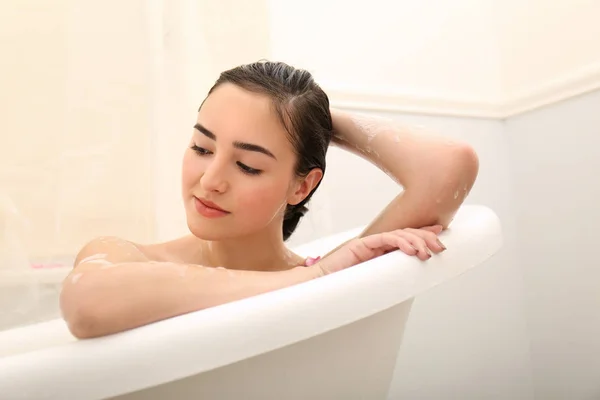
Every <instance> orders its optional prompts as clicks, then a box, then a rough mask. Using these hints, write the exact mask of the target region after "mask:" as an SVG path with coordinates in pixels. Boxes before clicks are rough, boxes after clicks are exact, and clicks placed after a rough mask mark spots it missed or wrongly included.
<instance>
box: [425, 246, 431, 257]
mask: <svg viewBox="0 0 600 400" xmlns="http://www.w3.org/2000/svg"><path fill="white" fill-rule="evenodd" d="M425 253H427V255H428V256H429V257H431V250H429V249H428V248H427V247H425Z"/></svg>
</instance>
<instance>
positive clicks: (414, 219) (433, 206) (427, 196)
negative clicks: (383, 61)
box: [332, 110, 478, 233]
mask: <svg viewBox="0 0 600 400" xmlns="http://www.w3.org/2000/svg"><path fill="white" fill-rule="evenodd" d="M332 119H333V123H334V131H335V143H336V144H337V145H338V146H340V147H342V148H344V149H347V150H349V151H352V152H353V153H355V154H358V155H360V156H362V157H364V158H366V159H368V160H369V161H371V162H372V163H373V164H375V165H376V166H378V167H379V168H380V169H381V170H383V171H384V172H386V173H387V174H388V175H389V176H390V177H391V178H392V179H394V180H395V181H396V182H397V183H398V184H399V185H401V186H402V187H403V188H404V191H403V192H402V193H401V194H400V195H399V196H398V197H397V198H396V199H394V200H393V201H392V202H391V203H390V204H389V205H388V207H386V209H385V210H384V211H383V212H382V213H381V214H380V216H379V217H378V218H376V220H375V221H373V223H372V224H371V225H370V226H369V227H368V228H367V231H366V232H369V233H375V232H386V231H389V230H393V229H402V228H407V227H413V228H418V227H423V226H428V225H432V224H441V225H443V226H444V227H447V225H448V224H449V223H450V221H451V219H452V217H453V216H454V214H455V213H456V211H457V210H458V208H459V207H460V205H461V204H462V202H463V201H464V200H465V198H466V196H467V195H468V193H469V192H470V190H471V188H472V187H473V184H474V182H475V178H476V176H477V172H478V160H477V156H476V154H475V152H474V151H473V149H472V148H471V147H470V146H468V145H466V144H464V143H460V142H457V141H451V140H449V139H446V138H443V137H441V136H436V135H433V134H431V133H428V132H425V131H424V130H423V129H416V128H410V127H403V126H401V125H400V124H397V123H394V122H393V121H391V120H386V119H383V118H376V117H369V116H361V115H355V114H348V113H344V112H341V111H335V110H332Z"/></svg>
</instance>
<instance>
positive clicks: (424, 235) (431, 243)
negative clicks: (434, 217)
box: [405, 228, 446, 254]
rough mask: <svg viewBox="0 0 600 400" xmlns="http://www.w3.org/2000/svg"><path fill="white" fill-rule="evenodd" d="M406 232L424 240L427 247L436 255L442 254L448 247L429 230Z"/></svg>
mask: <svg viewBox="0 0 600 400" xmlns="http://www.w3.org/2000/svg"><path fill="white" fill-rule="evenodd" d="M405 231H408V232H410V233H412V234H414V235H416V236H418V237H420V238H421V239H423V240H424V241H425V243H426V246H427V247H428V248H429V249H431V251H433V252H434V253H436V254H437V253H441V252H442V251H444V250H446V246H445V245H444V244H443V243H442V242H441V241H440V239H439V238H438V236H437V234H435V233H433V232H431V231H429V230H425V229H410V228H409V229H405Z"/></svg>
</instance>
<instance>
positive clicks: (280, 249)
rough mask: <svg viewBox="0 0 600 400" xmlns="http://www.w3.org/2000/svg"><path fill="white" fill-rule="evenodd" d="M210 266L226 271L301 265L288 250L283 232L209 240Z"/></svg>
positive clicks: (273, 268)
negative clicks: (219, 267)
mask: <svg viewBox="0 0 600 400" xmlns="http://www.w3.org/2000/svg"><path fill="white" fill-rule="evenodd" d="M206 246H207V248H208V249H207V250H208V254H210V256H209V257H210V261H211V262H210V263H211V264H212V266H215V267H217V266H221V267H225V268H227V269H237V270H252V271H278V270H284V269H289V268H292V267H294V266H297V265H299V264H301V263H302V260H301V259H300V257H298V256H297V255H295V254H294V253H292V252H291V251H289V250H288V249H287V247H286V246H285V244H284V242H283V237H282V233H281V232H278V233H273V232H268V230H266V231H265V232H260V233H255V234H252V235H249V236H243V237H238V238H234V239H226V240H218V241H206Z"/></svg>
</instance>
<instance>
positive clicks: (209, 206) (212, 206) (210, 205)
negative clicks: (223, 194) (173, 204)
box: [197, 197, 229, 213]
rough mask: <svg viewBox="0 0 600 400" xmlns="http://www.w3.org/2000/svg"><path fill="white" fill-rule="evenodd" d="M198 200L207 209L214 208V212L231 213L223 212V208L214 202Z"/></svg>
mask: <svg viewBox="0 0 600 400" xmlns="http://www.w3.org/2000/svg"><path fill="white" fill-rule="evenodd" d="M197 199H198V201H199V202H200V203H202V204H204V206H205V207H207V208H212V209H213V210H217V211H222V212H224V213H228V212H229V211H227V210H223V209H222V208H221V207H219V206H218V205H216V204H215V203H213V202H212V201H208V200H206V199H203V198H201V197H197Z"/></svg>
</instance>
